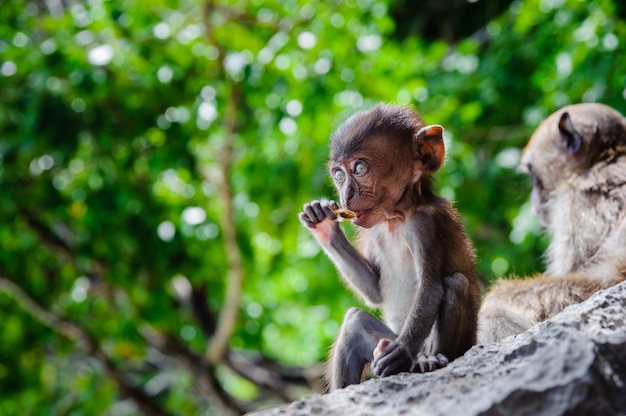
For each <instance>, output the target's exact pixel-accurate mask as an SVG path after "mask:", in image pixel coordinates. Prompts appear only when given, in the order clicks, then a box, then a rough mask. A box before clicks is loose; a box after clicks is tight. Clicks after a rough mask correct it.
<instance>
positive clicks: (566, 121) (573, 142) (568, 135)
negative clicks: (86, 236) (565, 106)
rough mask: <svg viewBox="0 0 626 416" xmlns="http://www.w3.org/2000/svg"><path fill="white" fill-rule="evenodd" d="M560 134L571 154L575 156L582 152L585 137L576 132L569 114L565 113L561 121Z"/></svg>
mask: <svg viewBox="0 0 626 416" xmlns="http://www.w3.org/2000/svg"><path fill="white" fill-rule="evenodd" d="M559 132H561V137H562V138H563V140H564V141H565V146H566V147H567V150H568V151H569V152H570V154H572V155H575V154H577V153H578V152H580V149H581V147H582V145H583V136H582V134H580V133H579V132H578V130H576V128H575V127H574V123H572V119H571V117H570V116H569V113H568V112H567V111H565V112H564V113H563V114H561V118H560V119H559Z"/></svg>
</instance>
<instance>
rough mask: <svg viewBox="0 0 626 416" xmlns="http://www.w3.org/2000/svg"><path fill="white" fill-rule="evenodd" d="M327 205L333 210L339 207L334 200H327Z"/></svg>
mask: <svg viewBox="0 0 626 416" xmlns="http://www.w3.org/2000/svg"><path fill="white" fill-rule="evenodd" d="M328 206H329V207H330V209H332V210H333V211H334V210H336V209H339V205H337V203H336V202H335V201H328Z"/></svg>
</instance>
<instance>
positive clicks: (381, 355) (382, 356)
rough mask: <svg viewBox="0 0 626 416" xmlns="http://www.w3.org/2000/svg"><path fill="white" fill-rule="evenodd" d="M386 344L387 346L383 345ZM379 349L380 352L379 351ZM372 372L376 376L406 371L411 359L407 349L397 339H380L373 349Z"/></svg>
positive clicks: (408, 368) (411, 362)
mask: <svg viewBox="0 0 626 416" xmlns="http://www.w3.org/2000/svg"><path fill="white" fill-rule="evenodd" d="M385 344H387V346H385ZM379 351H380V352H379ZM374 353H375V357H374V360H373V361H372V372H373V373H374V374H376V375H377V376H378V377H386V376H391V375H394V374H398V373H402V372H407V371H409V370H410V369H411V365H412V364H413V360H412V359H411V355H410V354H409V350H407V349H406V347H405V346H404V345H402V344H401V343H399V342H397V341H391V340H388V339H381V340H380V341H378V345H377V346H376V349H375V350H374Z"/></svg>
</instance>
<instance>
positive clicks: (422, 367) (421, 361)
mask: <svg viewBox="0 0 626 416" xmlns="http://www.w3.org/2000/svg"><path fill="white" fill-rule="evenodd" d="M416 364H417V367H418V368H417V371H418V372H420V373H428V372H430V371H434V370H435V369H434V368H433V369H431V362H430V361H429V359H428V357H427V356H426V354H421V353H420V354H417V363H416Z"/></svg>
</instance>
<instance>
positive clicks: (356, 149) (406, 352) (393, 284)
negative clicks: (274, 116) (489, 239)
mask: <svg viewBox="0 0 626 416" xmlns="http://www.w3.org/2000/svg"><path fill="white" fill-rule="evenodd" d="M444 156H445V149H444V142H443V129H442V128H441V127H440V126H436V125H430V126H427V125H425V124H424V122H423V121H422V119H421V118H420V117H419V116H417V115H416V114H415V113H414V112H413V111H412V110H411V109H409V108H406V107H400V106H391V105H383V104H381V105H378V106H376V107H374V108H373V109H371V110H368V111H363V112H359V113H357V114H355V115H353V116H352V117H350V118H349V119H348V120H347V121H346V122H345V123H343V124H342V125H341V126H340V127H339V128H338V129H337V130H336V131H335V133H334V134H333V135H332V136H331V138H330V160H329V170H330V174H331V176H332V178H333V181H334V184H335V186H336V188H337V192H338V195H339V201H340V203H341V206H342V207H343V208H344V209H345V210H348V211H351V213H350V212H346V211H337V210H339V209H340V208H339V206H338V205H337V204H336V203H335V202H333V201H326V200H322V201H313V202H311V203H308V204H305V205H304V210H303V211H304V212H302V213H300V221H301V222H302V224H304V226H306V227H307V228H308V229H309V230H310V231H311V232H312V233H313V235H314V237H315V238H316V240H317V242H318V243H319V244H320V246H321V247H322V248H323V250H324V251H325V253H326V254H327V255H328V257H329V258H330V259H331V260H332V261H333V263H334V264H335V266H336V267H337V269H338V271H339V273H340V275H341V277H342V278H343V280H344V281H345V282H346V283H347V285H348V286H349V287H350V288H351V289H352V291H353V292H354V293H355V294H356V295H358V296H359V297H361V298H362V299H364V300H365V302H366V304H368V305H369V306H372V307H377V308H380V309H381V311H382V318H383V322H381V321H380V320H379V319H377V318H376V317H374V316H373V315H371V314H369V313H368V312H366V311H364V310H362V309H359V308H352V309H350V310H349V311H348V312H347V313H346V315H345V318H344V321H343V324H342V326H341V329H340V332H339V335H338V337H337V339H336V342H335V345H334V346H333V349H332V352H331V355H330V358H329V363H328V372H327V378H328V381H329V384H330V389H331V390H334V389H338V388H342V387H345V386H347V385H349V384H356V383H360V382H361V381H362V379H363V376H364V369H365V368H366V366H367V365H368V364H370V363H371V369H372V371H373V373H374V374H375V375H378V376H381V377H382V376H388V375H392V374H397V373H400V372H406V371H414V372H427V371H433V370H435V369H437V368H441V367H443V366H445V365H446V364H447V363H448V361H449V360H453V359H455V358H457V357H459V356H460V355H462V354H463V353H464V352H465V351H467V350H468V349H469V348H470V347H471V346H472V345H473V344H474V343H475V342H476V328H477V319H478V318H477V314H478V308H479V302H480V297H479V289H478V282H477V277H476V270H475V256H474V251H473V249H472V245H471V243H470V241H469V239H468V238H467V236H466V234H465V232H464V231H463V228H462V225H461V221H460V218H459V215H458V214H457V212H456V211H455V210H454V209H453V208H452V206H451V204H450V202H448V201H447V200H445V199H443V198H440V197H438V196H436V195H435V194H434V193H433V190H432V185H431V175H432V173H434V172H436V171H437V170H439V168H440V167H441V166H442V165H443V162H444ZM339 215H341V216H348V217H349V218H350V219H351V221H352V223H353V224H355V225H356V226H357V229H358V237H359V238H358V240H359V249H357V248H355V246H353V245H352V244H351V243H350V241H348V239H347V237H346V235H345V234H344V232H343V230H342V228H341V227H340V225H339V224H338V222H337V219H338V216H339ZM374 355H375V356H374Z"/></svg>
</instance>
